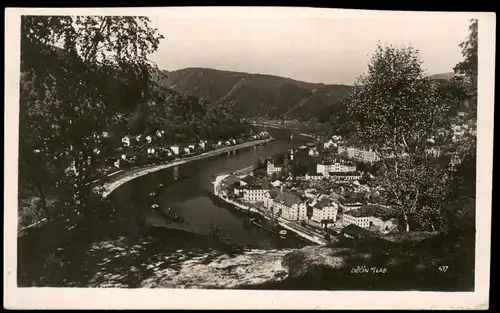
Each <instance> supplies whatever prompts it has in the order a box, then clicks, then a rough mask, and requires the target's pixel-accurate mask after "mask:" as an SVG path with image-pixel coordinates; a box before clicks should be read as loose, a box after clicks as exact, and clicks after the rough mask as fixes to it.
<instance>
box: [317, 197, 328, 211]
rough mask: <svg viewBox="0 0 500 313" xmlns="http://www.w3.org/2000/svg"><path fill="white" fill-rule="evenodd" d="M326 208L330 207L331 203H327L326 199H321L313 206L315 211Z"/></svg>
mask: <svg viewBox="0 0 500 313" xmlns="http://www.w3.org/2000/svg"><path fill="white" fill-rule="evenodd" d="M328 206H331V203H330V201H328V200H326V199H322V200H320V201H318V202H316V204H315V205H314V207H315V208H317V209H322V208H324V207H328Z"/></svg>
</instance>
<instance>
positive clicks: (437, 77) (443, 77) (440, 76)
mask: <svg viewBox="0 0 500 313" xmlns="http://www.w3.org/2000/svg"><path fill="white" fill-rule="evenodd" d="M455 76H456V74H455V73H454V72H448V73H439V74H434V75H429V78H430V79H432V80H450V79H452V78H453V77H455Z"/></svg>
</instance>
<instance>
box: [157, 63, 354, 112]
mask: <svg viewBox="0 0 500 313" xmlns="http://www.w3.org/2000/svg"><path fill="white" fill-rule="evenodd" d="M165 74H166V75H165V76H166V77H165V78H164V79H163V80H162V81H161V84H162V85H163V86H166V87H168V88H171V89H173V90H175V91H178V92H181V93H186V94H189V95H193V96H196V97H202V98H204V99H207V100H209V101H211V102H213V103H220V102H228V103H233V104H234V109H235V112H236V113H237V114H239V115H241V116H245V117H269V118H276V117H279V118H288V119H299V120H308V119H310V118H313V117H315V118H319V117H320V116H321V112H322V110H323V109H324V108H325V107H330V106H335V105H336V104H337V103H338V100H339V99H342V98H343V97H345V96H347V94H348V93H349V91H350V89H351V87H350V86H347V85H325V84H313V83H306V82H301V81H296V80H293V79H290V78H285V77H278V76H272V75H263V74H249V73H239V72H231V71H221V70H214V69H208V68H186V69H182V70H177V71H171V72H165Z"/></svg>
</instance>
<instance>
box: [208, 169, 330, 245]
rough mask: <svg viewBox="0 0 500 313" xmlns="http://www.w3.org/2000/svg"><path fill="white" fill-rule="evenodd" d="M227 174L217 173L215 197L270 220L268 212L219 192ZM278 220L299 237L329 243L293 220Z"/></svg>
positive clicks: (322, 243) (321, 243) (214, 188)
mask: <svg viewBox="0 0 500 313" xmlns="http://www.w3.org/2000/svg"><path fill="white" fill-rule="evenodd" d="M227 176H228V174H221V175H217V177H216V178H215V180H214V181H213V185H214V186H213V190H212V193H213V195H214V196H215V197H217V198H218V199H219V200H220V201H223V202H225V203H227V204H229V205H232V206H234V207H236V208H237V209H239V210H242V211H249V212H252V213H256V214H259V215H260V216H262V217H263V218H265V219H266V220H270V218H269V217H268V216H267V215H266V214H264V213H263V212H261V211H260V210H258V209H255V208H252V207H249V206H246V205H244V204H242V203H239V202H237V201H233V200H230V199H228V198H225V197H223V196H222V195H221V194H220V193H219V192H217V189H218V188H219V184H220V183H221V182H222V180H223V179H224V178H225V177H227ZM277 222H278V225H279V226H281V227H282V228H284V229H286V230H288V231H291V232H293V233H295V234H297V235H298V236H299V237H301V238H303V239H306V240H307V241H309V242H312V243H315V244H318V245H325V244H327V243H328V242H327V241H326V240H325V239H323V238H319V237H318V236H317V235H314V234H307V233H305V232H304V231H303V230H301V229H299V228H300V226H299V225H292V222H288V221H286V220H285V219H283V218H282V217H279V218H278V219H277Z"/></svg>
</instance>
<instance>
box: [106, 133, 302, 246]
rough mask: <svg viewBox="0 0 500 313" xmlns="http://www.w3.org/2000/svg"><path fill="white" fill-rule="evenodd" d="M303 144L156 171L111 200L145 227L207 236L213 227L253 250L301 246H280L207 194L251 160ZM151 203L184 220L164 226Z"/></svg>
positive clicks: (274, 145) (282, 143) (291, 242)
mask: <svg viewBox="0 0 500 313" xmlns="http://www.w3.org/2000/svg"><path fill="white" fill-rule="evenodd" d="M302 143H303V141H299V140H297V139H294V140H283V139H282V140H277V141H273V142H271V143H267V144H265V145H263V146H256V147H250V148H245V149H241V150H238V151H236V152H232V153H230V154H223V155H219V156H214V157H209V158H206V159H202V160H197V161H193V162H190V163H187V164H182V165H179V166H176V167H173V168H168V169H165V170H161V171H158V172H155V173H151V174H148V175H145V176H142V177H139V178H137V179H134V180H132V181H131V182H128V183H126V184H124V185H123V186H121V187H119V188H118V189H117V190H116V191H115V192H114V193H113V194H112V199H113V201H118V202H119V205H121V206H132V207H133V209H135V210H141V212H142V213H143V215H144V216H145V218H146V224H147V225H148V226H154V227H166V228H174V229H180V230H184V231H187V232H190V233H195V234H199V235H203V236H209V235H210V233H211V231H212V230H213V228H212V227H213V226H214V225H216V226H217V227H218V228H219V229H220V230H222V231H223V232H224V233H225V239H226V241H227V242H229V243H231V244H234V245H249V246H252V247H258V248H285V247H297V246H301V245H303V242H300V240H297V239H293V238H292V239H286V240H284V239H282V238H280V237H279V236H277V235H275V234H272V233H270V232H269V231H267V230H264V229H262V228H260V227H258V226H256V225H251V224H250V225H249V223H248V216H246V214H244V213H241V212H235V211H233V210H229V209H228V208H224V207H221V206H219V205H217V204H216V203H214V202H213V201H212V199H211V198H210V197H208V196H207V191H211V190H212V181H213V179H214V176H216V175H218V174H220V173H228V172H234V171H237V170H239V169H242V168H245V167H248V166H250V165H252V164H253V163H254V161H255V159H256V158H261V159H264V158H266V157H269V156H271V155H274V154H277V153H280V152H285V151H287V150H288V149H290V148H292V147H297V146H298V145H300V144H302ZM159 184H162V185H163V186H164V187H162V188H161V189H160V191H159V192H158V196H157V198H155V200H154V201H153V200H151V198H152V197H151V196H150V193H151V192H152V191H153V190H154V189H155V188H157V186H158V185H159ZM152 202H156V203H158V204H159V205H160V206H161V207H170V208H172V210H173V211H175V212H176V213H177V214H179V215H180V216H182V217H183V218H184V223H181V224H179V223H168V222H167V221H166V219H164V218H163V217H162V216H160V215H158V214H156V213H155V212H154V211H153V210H152V209H151V203H152Z"/></svg>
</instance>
